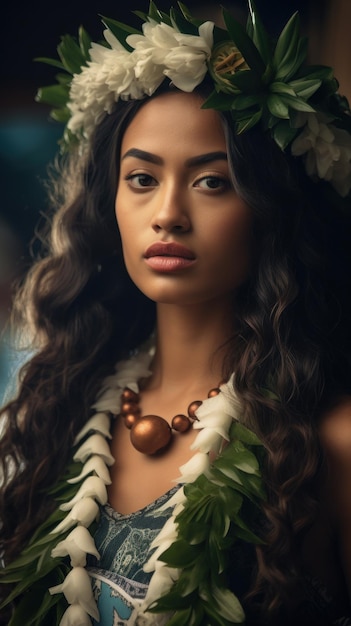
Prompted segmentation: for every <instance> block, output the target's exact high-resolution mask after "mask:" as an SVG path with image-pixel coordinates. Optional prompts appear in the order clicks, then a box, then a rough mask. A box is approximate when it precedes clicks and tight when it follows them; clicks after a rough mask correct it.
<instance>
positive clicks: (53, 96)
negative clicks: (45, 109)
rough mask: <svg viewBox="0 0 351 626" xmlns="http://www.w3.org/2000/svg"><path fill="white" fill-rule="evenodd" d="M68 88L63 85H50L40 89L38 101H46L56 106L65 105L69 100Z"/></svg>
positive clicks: (37, 96)
mask: <svg viewBox="0 0 351 626" xmlns="http://www.w3.org/2000/svg"><path fill="white" fill-rule="evenodd" d="M67 97H68V94H67V89H66V88H65V87H63V86H62V85H50V86H48V87H41V88H40V89H38V92H37V95H36V100H37V102H45V103H47V104H51V105H54V106H60V105H62V106H64V105H65V104H66V102H67Z"/></svg>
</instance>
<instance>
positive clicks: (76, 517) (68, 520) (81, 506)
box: [50, 497, 99, 535]
mask: <svg viewBox="0 0 351 626" xmlns="http://www.w3.org/2000/svg"><path fill="white" fill-rule="evenodd" d="M98 515H99V505H98V503H97V502H95V500H93V498H90V497H87V498H82V500H80V501H79V502H77V503H76V504H75V505H74V507H73V508H72V510H71V511H70V512H69V513H68V515H66V517H65V519H64V520H62V522H60V523H59V524H58V525H57V526H56V527H55V528H54V530H52V531H51V532H50V534H52V535H53V534H57V533H62V532H66V530H69V529H70V528H72V526H75V525H76V524H81V525H82V526H85V527H86V528H88V527H89V526H90V524H91V523H92V522H93V521H94V520H95V519H96V518H97V517H98Z"/></svg>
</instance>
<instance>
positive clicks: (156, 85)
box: [0, 5, 351, 626]
mask: <svg viewBox="0 0 351 626" xmlns="http://www.w3.org/2000/svg"><path fill="white" fill-rule="evenodd" d="M184 11H185V9H184ZM224 16H225V20H226V24H227V28H228V31H224V30H222V29H219V28H217V27H214V25H213V24H211V23H209V22H206V23H204V24H202V25H200V26H199V24H198V23H197V22H196V21H195V20H193V19H192V18H191V16H189V14H188V13H187V12H186V11H185V15H184V16H181V15H178V14H176V13H174V12H173V13H172V19H170V18H169V17H168V16H166V15H165V14H159V13H158V12H157V11H156V9H155V7H154V6H153V5H152V6H151V8H150V14H149V15H148V16H144V24H143V33H142V34H136V33H135V32H132V33H130V32H129V29H128V28H127V27H122V25H121V24H119V23H117V22H113V21H112V20H111V21H110V20H106V23H107V26H108V27H109V28H108V30H107V31H106V32H105V37H106V40H107V42H108V44H109V46H100V45H97V44H94V45H93V47H92V48H91V50H90V52H89V53H86V54H89V59H90V60H89V62H88V63H87V64H84V57H83V52H84V51H85V52H86V50H87V49H88V48H89V46H87V41H86V34H85V33H84V32H82V33H81V42H80V44H81V48H78V46H77V44H74V43H73V41H72V40H66V44H67V48H65V46H63V47H62V46H61V49H60V53H61V58H62V59H63V62H64V65H65V67H66V69H67V67H71V68H72V67H73V65H72V63H70V62H68V61H67V57H66V56H65V54H66V53H67V52H68V51H70V52H69V54H72V50H73V52H74V54H77V55H80V60H81V64H80V65H81V67H80V69H79V71H77V69H76V70H75V72H76V73H75V74H74V76H73V79H72V81H71V83H70V84H69V86H68V83H67V80H66V81H64V80H63V79H62V78H61V79H60V80H61V87H60V89H59V92H58V94H60V90H61V96H62V94H65V97H66V100H65V99H64V98H63V100H62V99H61V103H62V102H63V101H64V104H65V106H67V107H68V108H66V109H65V111H66V114H67V112H69V118H66V120H67V121H68V124H67V127H66V131H65V136H64V140H65V142H66V144H67V143H69V144H70V150H69V152H66V153H65V156H64V158H63V159H62V161H61V169H60V171H59V175H58V176H57V177H56V178H55V179H53V193H52V202H53V208H55V212H54V213H53V217H52V227H51V232H50V237H49V239H48V242H49V243H48V250H47V254H46V255H45V257H44V258H43V259H42V260H40V261H38V262H37V263H36V264H35V265H34V267H33V270H32V271H31V273H30V275H29V277H28V280H27V281H26V284H25V285H24V287H23V289H22V291H21V293H19V295H18V302H17V309H18V310H19V311H21V314H22V315H23V316H25V317H26V320H27V326H26V327H25V330H26V332H27V333H28V332H29V331H30V332H31V333H32V336H33V341H34V342H35V352H34V353H33V356H32V358H31V359H30V361H29V362H28V363H27V364H26V366H25V367H24V368H23V371H22V373H21V380H20V385H19V389H18V394H17V397H15V398H14V399H13V401H12V402H10V403H9V404H8V405H7V406H6V407H5V408H4V409H3V434H2V440H1V455H0V458H1V463H2V472H3V477H4V478H3V482H2V487H1V520H2V527H1V546H2V556H3V565H4V567H3V569H2V571H1V576H0V582H1V583H2V585H1V589H2V597H3V603H2V612H3V615H4V620H5V619H6V620H8V623H9V624H11V625H15V624H23V623H24V622H25V623H26V624H28V626H29V624H35V625H39V624H40V625H49V624H50V626H52V625H53V624H61V626H67V625H89V624H92V623H93V624H100V625H103V626H112V625H113V624H173V625H176V624H182V625H184V624H187V625H188V624H189V625H192V624H193V625H195V624H196V625H207V624H210V625H211V626H215V625H227V624H247V625H254V624H259V625H264V624H267V625H274V624H282V623H285V624H296V623H301V624H308V625H309V626H313V624H318V625H321V624H341V623H342V624H344V625H346V624H349V623H350V624H351V608H350V599H349V598H350V596H349V594H350V588H351V531H350V528H351V526H350V521H351V506H350V502H351V500H350V493H351V462H350V458H351V455H350V453H349V449H350V446H351V395H350V392H351V389H350V387H351V383H350V381H351V377H350V374H351V371H350V370H351V363H350V353H351V342H350V339H351V332H350V323H349V322H350V292H349V285H350V279H349V275H350V250H349V236H350V213H348V212H347V209H348V208H349V192H350V188H351V137H350V117H349V109H348V105H347V103H346V102H345V101H344V100H342V99H341V98H340V97H339V96H338V95H337V93H336V88H337V85H336V82H335V79H334V78H333V76H332V74H331V72H330V71H329V70H328V68H308V67H307V66H305V65H304V64H303V61H304V54H303V52H304V48H303V44H302V43H301V41H300V39H299V38H298V36H297V29H298V23H297V21H296V20H297V18H296V16H294V17H293V18H292V20H290V22H289V24H288V25H287V27H286V28H285V30H284V31H283V33H282V35H281V37H280V38H279V40H278V42H276V44H275V45H273V44H270V45H269V46H268V45H267V42H268V38H267V35H266V33H265V31H264V29H263V27H262V24H261V22H260V20H259V16H258V15H257V14H256V13H252V14H251V21H250V22H249V25H248V29H247V31H244V30H243V29H242V27H240V25H239V24H237V23H236V22H235V21H234V20H233V19H232V18H231V17H230V16H229V15H228V14H227V13H225V14H224ZM234 42H235V43H234ZM68 44H69V45H68ZM82 51H83V52H82ZM70 61H72V58H71V59H70ZM75 68H77V64H75ZM68 87H69V88H68ZM46 96H48V92H46ZM43 97H45V93H43ZM52 98H53V95H52V92H51V100H52ZM57 116H58V112H57V111H56V117H57ZM61 119H63V118H61ZM5 616H6V617H5ZM11 616H12V617H11ZM4 623H5V622H4Z"/></svg>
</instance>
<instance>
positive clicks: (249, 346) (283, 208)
mask: <svg viewBox="0 0 351 626" xmlns="http://www.w3.org/2000/svg"><path fill="white" fill-rule="evenodd" d="M141 106H143V101H137V102H135V101H133V102H121V103H119V104H118V105H117V106H116V110H115V112H114V113H112V114H110V115H107V116H106V117H105V118H104V119H103V121H102V122H101V123H100V125H99V126H98V127H97V128H96V132H95V135H94V137H93V138H92V141H91V144H90V147H89V150H88V151H87V153H86V155H85V156H84V158H83V157H82V155H79V154H72V155H71V156H70V157H68V158H67V157H66V158H65V159H63V160H62V161H61V163H60V164H57V175H56V177H54V176H52V180H51V190H52V191H51V196H50V197H51V202H52V211H53V213H52V215H53V217H52V220H51V221H52V223H51V224H50V229H49V238H48V244H47V250H46V252H45V254H44V256H43V258H42V259H40V260H38V261H37V262H36V263H35V264H34V265H33V268H32V269H31V271H30V272H29V275H28V277H27V280H26V282H25V284H24V286H23V288H22V289H21V290H20V291H19V293H18V297H17V302H16V311H17V312H19V314H20V315H21V316H22V317H23V316H25V318H26V324H27V326H26V329H29V328H30V329H31V333H32V336H33V337H34V339H35V341H36V344H35V345H36V347H35V352H34V353H33V355H32V357H31V358H30V359H29V361H28V362H27V363H26V364H25V365H24V367H23V368H22V371H21V380H20V386H19V390H18V394H17V396H16V397H15V398H14V399H13V400H12V401H11V402H9V403H8V404H7V406H6V407H4V409H3V411H2V416H3V417H2V419H3V434H2V438H1V441H0V467H1V471H2V473H3V476H4V479H3V484H2V487H1V491H0V518H1V521H2V523H1V534H0V550H1V551H2V552H3V554H4V557H5V561H6V562H9V561H11V560H12V559H13V558H14V557H15V556H16V555H17V554H18V553H19V552H20V550H21V548H22V546H23V545H24V543H25V541H26V540H27V539H28V537H29V536H30V535H31V533H32V532H33V530H34V529H35V528H36V527H37V526H38V524H39V523H40V522H41V521H43V520H44V519H45V518H46V517H47V515H48V513H49V512H50V510H51V507H52V505H53V504H52V502H51V501H50V499H49V498H48V496H47V493H46V492H47V489H48V488H49V486H51V485H52V484H54V482H55V480H57V477H58V476H59V475H60V474H61V473H62V472H63V470H64V467H65V465H66V463H67V461H68V457H69V454H70V448H71V446H72V443H73V439H74V436H75V435H76V433H77V432H78V431H79V429H80V428H81V427H82V425H83V424H84V423H85V422H86V420H87V419H88V417H89V415H90V407H91V404H92V402H93V399H94V397H95V394H96V392H97V390H98V388H99V385H100V383H101V380H102V378H103V377H104V376H105V375H106V374H107V373H109V372H110V371H111V370H112V368H113V366H114V364H115V362H116V361H117V360H118V359H120V358H122V357H124V356H125V355H126V354H127V353H128V352H129V351H130V350H131V349H133V348H135V347H137V346H138V345H140V343H141V342H142V341H144V340H145V339H146V338H147V337H148V336H149V335H150V333H151V332H152V329H153V328H154V325H155V320H156V313H155V305H154V303H153V302H150V301H149V300H148V299H147V298H146V297H145V296H144V295H143V294H142V293H141V292H140V291H139V290H138V289H137V288H136V287H135V286H134V284H133V283H132V282H131V280H130V279H129V277H128V274H127V271H126V269H125V266H124V261H123V256H122V252H121V242H120V237H119V233H118V229H117V224H116V220H115V213H114V201H115V193H116V188H117V181H118V168H119V153H120V144H121V140H122V136H123V132H124V130H125V129H126V127H127V126H128V124H129V122H130V120H131V119H132V118H133V116H134V115H135V114H136V112H137V111H138V110H139V108H140V107H141ZM222 118H223V125H224V129H225V133H226V139H227V145H228V155H229V163H230V167H231V174H232V179H233V184H234V186H235V188H236V190H237V193H238V194H239V195H240V196H241V197H242V198H243V199H244V200H245V201H246V202H247V203H248V205H249V206H250V207H251V209H252V213H253V224H254V225H253V230H254V233H253V234H254V241H255V245H254V259H253V263H252V269H251V272H250V276H249V278H248V280H247V281H246V283H245V284H244V285H243V286H242V287H241V288H240V290H239V293H238V295H237V299H236V308H235V312H234V315H235V320H233V321H235V324H234V325H233V327H234V328H235V334H234V335H233V336H232V337H231V338H230V340H229V341H228V346H227V358H226V360H225V363H224V366H223V367H224V372H223V373H224V375H228V374H229V373H231V372H233V371H235V381H234V384H235V387H236V391H237V393H238V394H239V396H240V398H241V399H242V403H243V407H244V410H245V417H246V420H247V423H248V425H249V426H250V427H251V428H253V429H254V430H255V431H256V433H257V434H258V435H259V436H260V437H261V439H262V441H263V443H264V445H265V447H266V449H267V455H266V465H265V468H264V472H265V483H266V487H267V493H268V501H267V505H266V507H265V524H264V531H263V533H264V536H265V539H266V547H265V548H262V547H261V548H259V549H258V559H257V562H258V573H257V579H256V583H255V585H254V593H255V594H259V592H260V590H261V589H264V590H265V594H264V595H265V603H266V608H268V609H269V610H274V609H276V608H277V607H278V606H279V603H280V602H281V601H282V598H284V597H286V596H287V595H288V592H289V589H290V587H291V585H292V584H293V583H294V580H295V578H296V572H297V571H298V568H299V563H298V554H299V546H300V545H301V541H302V538H303V536H304V533H306V532H307V530H308V528H309V527H310V525H311V523H312V521H313V519H314V518H315V515H316V512H317V510H318V488H319V483H320V477H321V472H322V468H323V455H322V452H321V449H320V446H319V442H318V419H319V416H320V414H321V412H322V409H325V408H326V406H328V404H330V403H331V402H333V400H334V399H335V397H336V396H337V395H338V393H342V392H345V391H348V390H349V387H350V380H351V378H350V369H351V365H350V338H351V337H350V328H349V326H350V325H349V323H348V322H349V316H350V308H351V307H350V301H349V299H348V298H349V296H348V295H347V293H346V290H345V285H346V284H347V281H348V272H349V268H350V258H349V254H350V253H349V247H348V245H347V236H349V233H350V223H349V219H348V218H347V217H346V216H345V215H343V214H341V213H338V211H337V209H336V208H335V207H334V206H333V202H332V197H329V195H328V192H327V185H325V186H324V185H323V184H322V183H319V184H318V185H316V184H314V183H313V182H311V181H310V180H309V179H307V177H306V175H305V172H304V171H303V167H302V165H301V163H300V162H299V161H298V160H294V159H293V158H290V157H289V156H288V155H286V154H284V153H283V152H282V151H281V150H280V149H279V148H278V147H277V146H276V145H275V144H274V142H273V141H271V140H270V138H268V137H266V136H264V135H263V134H262V133H260V132H257V131H255V130H252V131H248V132H246V133H244V134H243V135H240V136H237V135H235V133H234V132H233V128H232V125H231V123H230V120H229V118H228V117H227V116H226V114H223V115H222ZM284 594H285V595H284Z"/></svg>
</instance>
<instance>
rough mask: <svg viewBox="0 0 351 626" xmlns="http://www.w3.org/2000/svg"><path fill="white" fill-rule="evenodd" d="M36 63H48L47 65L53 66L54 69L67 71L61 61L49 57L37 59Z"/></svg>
mask: <svg viewBox="0 0 351 626" xmlns="http://www.w3.org/2000/svg"><path fill="white" fill-rule="evenodd" d="M34 61H38V63H46V65H52V66H53V67H58V68H59V69H60V70H66V68H65V66H64V65H63V63H61V61H59V60H58V59H50V58H48V57H36V58H35V59H34ZM66 71H67V70H66Z"/></svg>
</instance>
